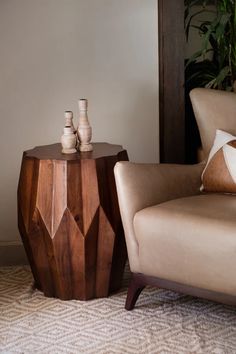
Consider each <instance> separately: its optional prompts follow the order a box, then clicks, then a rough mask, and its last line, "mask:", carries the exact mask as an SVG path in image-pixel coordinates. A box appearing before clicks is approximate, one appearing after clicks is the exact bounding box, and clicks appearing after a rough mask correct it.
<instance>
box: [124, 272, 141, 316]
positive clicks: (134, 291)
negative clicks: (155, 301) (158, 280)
mask: <svg viewBox="0 0 236 354" xmlns="http://www.w3.org/2000/svg"><path fill="white" fill-rule="evenodd" d="M144 288H145V285H144V284H143V282H141V281H140V279H139V277H138V275H136V274H133V275H132V279H131V282H130V285H129V289H128V293H127V297H126V303H125V309H126V310H128V311H130V310H133V308H134V306H135V304H136V301H137V300H138V297H139V295H140V294H141V292H142V290H143V289H144Z"/></svg>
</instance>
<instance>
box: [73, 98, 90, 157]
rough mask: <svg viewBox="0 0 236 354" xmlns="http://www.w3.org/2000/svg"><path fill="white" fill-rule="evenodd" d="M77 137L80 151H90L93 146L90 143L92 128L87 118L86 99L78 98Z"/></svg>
mask: <svg viewBox="0 0 236 354" xmlns="http://www.w3.org/2000/svg"><path fill="white" fill-rule="evenodd" d="M77 133H78V139H79V150H80V151H92V150H93V146H92V144H91V143H90V141H91V139H92V128H91V126H90V124H89V120H88V100H86V99H80V100H79V124H78V130H77Z"/></svg>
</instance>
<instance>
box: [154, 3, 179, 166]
mask: <svg viewBox="0 0 236 354" xmlns="http://www.w3.org/2000/svg"><path fill="white" fill-rule="evenodd" d="M158 27H159V28H158V38H159V113H160V161H161V162H169V163H171V162H173V163H184V162H185V104H184V101H185V100H184V48H185V38H184V0H174V1H173V0H158Z"/></svg>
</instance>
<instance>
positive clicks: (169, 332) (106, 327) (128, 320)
mask: <svg viewBox="0 0 236 354" xmlns="http://www.w3.org/2000/svg"><path fill="white" fill-rule="evenodd" d="M127 281H128V271H126V277H125V279H124V287H123V289H122V290H121V291H120V292H119V293H117V294H115V295H113V296H111V297H109V298H105V299H98V300H91V301H88V302H80V301H67V302H63V301H60V300H57V299H49V298H45V297H44V296H43V295H42V293H41V292H39V291H37V290H34V289H33V288H32V276H31V272H30V270H29V268H28V267H7V268H0V353H4V354H7V353H40V354H46V353H53V354H54V353H55V354H58V353H71V354H73V353H76V354H79V353H88V354H90V353H91V354H100V353H102V354H113V353H119V354H120V353H122V354H123V353H132V354H133V353H135V354H138V353H140V354H141V353H143V354H149V353H150V354H151V353H153V354H154V353H155V354H157V353H163V354H164V353H171V354H175V353H178V354H179V353H208V354H210V353H211V354H212V353H217V354H219V353H224V354H225V353H236V309H234V308H232V307H230V306H223V305H220V304H215V303H213V302H208V301H204V300H199V299H196V298H192V297H190V296H183V295H180V294H176V293H174V292H171V291H165V290H157V289H154V288H147V289H145V290H144V291H143V293H142V294H141V296H140V298H139V300H138V302H137V305H136V308H135V309H134V310H133V311H131V312H128V311H126V310H124V303H125V297H126V291H127Z"/></svg>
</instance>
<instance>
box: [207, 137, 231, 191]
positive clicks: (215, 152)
mask: <svg viewBox="0 0 236 354" xmlns="http://www.w3.org/2000/svg"><path fill="white" fill-rule="evenodd" d="M201 190H203V191H206V192H222V193H236V136H233V135H231V134H229V133H226V132H224V131H222V130H217V131H216V136H215V140H214V144H213V146H212V149H211V151H210V154H209V158H208V161H207V164H206V167H205V169H204V171H203V173H202V187H201Z"/></svg>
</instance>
